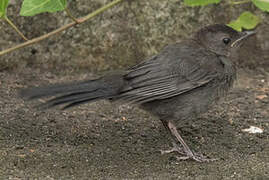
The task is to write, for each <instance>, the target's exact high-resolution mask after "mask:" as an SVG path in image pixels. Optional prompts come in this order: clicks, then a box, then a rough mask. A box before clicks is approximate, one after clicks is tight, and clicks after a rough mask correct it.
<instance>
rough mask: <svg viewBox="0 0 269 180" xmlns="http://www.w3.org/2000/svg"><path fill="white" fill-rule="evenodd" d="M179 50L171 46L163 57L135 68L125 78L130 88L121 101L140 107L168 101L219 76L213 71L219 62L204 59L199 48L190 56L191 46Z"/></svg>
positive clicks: (177, 47)
mask: <svg viewBox="0 0 269 180" xmlns="http://www.w3.org/2000/svg"><path fill="white" fill-rule="evenodd" d="M179 47H180V46H171V47H167V48H166V49H164V51H162V52H161V53H160V54H159V55H157V56H154V57H153V58H151V59H149V60H148V61H145V62H142V63H140V64H138V65H136V66H134V67H133V68H131V69H130V71H129V72H128V73H127V74H126V75H125V77H124V78H125V80H126V81H127V86H126V88H124V89H123V90H122V92H121V93H120V95H119V96H118V99H120V100H123V101H127V102H131V103H138V104H141V103H145V102H149V101H153V100H158V99H166V98H170V97H173V96H177V95H180V94H182V93H185V92H188V91H190V90H192V89H195V88H197V87H200V86H203V85H205V84H207V83H209V82H210V81H212V80H213V79H215V78H216V77H217V76H218V71H217V70H216V68H209V66H212V65H214V62H215V64H216V63H217V61H214V60H212V59H210V60H208V59H206V58H204V56H203V55H204V54H203V52H202V51H201V50H199V49H195V50H193V51H192V52H190V53H189V54H186V53H184V51H186V50H188V47H185V48H179ZM187 52H188V51H187ZM182 54H186V55H185V56H184V55H182ZM213 58H215V56H213ZM212 62H213V63H212ZM210 63H211V64H210ZM217 66H219V64H218V63H217Z"/></svg>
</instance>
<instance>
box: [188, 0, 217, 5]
mask: <svg viewBox="0 0 269 180" xmlns="http://www.w3.org/2000/svg"><path fill="white" fill-rule="evenodd" d="M220 1H221V0H184V4H185V5H186V6H205V5H208V4H214V3H219V2H220Z"/></svg>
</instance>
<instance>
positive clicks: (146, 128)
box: [0, 68, 269, 180]
mask: <svg viewBox="0 0 269 180" xmlns="http://www.w3.org/2000/svg"><path fill="white" fill-rule="evenodd" d="M268 72H269V69H268V70H256V71H252V70H240V71H239V74H238V80H237V82H236V84H235V87H234V89H233V90H232V91H231V93H230V94H229V96H228V97H227V98H225V99H224V100H223V101H222V102H220V103H218V105H216V106H215V107H214V108H213V109H212V110H211V111H210V112H209V113H207V114H206V115H204V116H202V117H200V118H198V119H195V120H190V121H189V122H188V123H185V124H182V123H180V122H179V123H178V124H177V125H178V127H180V130H181V134H182V135H183V137H184V138H185V141H186V142H187V143H188V144H189V145H190V146H191V147H192V148H193V149H195V150H196V151H198V152H201V153H203V154H205V155H207V156H209V157H211V158H219V159H218V160H217V161H214V162H210V163H198V162H194V161H177V160H176V158H175V156H176V154H167V155H161V154H160V151H159V150H161V149H168V148H169V146H170V145H171V143H170V140H169V136H168V135H167V133H166V132H165V129H164V128H163V127H162V124H161V123H160V122H159V120H158V119H157V118H155V117H152V116H151V115H150V114H148V113H146V112H144V111H143V110H140V109H139V108H137V107H130V106H127V105H119V104H111V103H109V102H106V101H101V102H97V103H93V104H85V105H81V106H79V107H75V108H72V109H69V110H65V111H61V110H60V109H51V110H46V111H45V110H38V109H36V108H34V105H36V104H37V103H40V101H39V102H37V101H30V102H24V101H23V100H22V99H20V98H19V97H18V96H17V91H18V90H19V89H21V88H23V87H28V86H33V85H41V84H43V85H44V84H48V83H53V82H60V81H69V80H75V79H84V78H89V77H92V75H88V74H74V75H68V76H66V75H55V74H52V73H48V72H41V71H38V70H34V69H30V68H26V69H21V70H19V71H17V72H10V71H8V72H7V71H4V72H0V93H1V96H0V179H184V180H188V179H195V180H208V179H209V180H210V179H212V180H218V179H224V180H225V179H255V180H265V179H269V73H268ZM250 126H255V127H259V128H261V129H263V133H260V134H259V133H257V134H250V133H247V132H244V131H242V130H243V129H246V128H249V127H250Z"/></svg>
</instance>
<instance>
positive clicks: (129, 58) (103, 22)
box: [0, 0, 269, 73]
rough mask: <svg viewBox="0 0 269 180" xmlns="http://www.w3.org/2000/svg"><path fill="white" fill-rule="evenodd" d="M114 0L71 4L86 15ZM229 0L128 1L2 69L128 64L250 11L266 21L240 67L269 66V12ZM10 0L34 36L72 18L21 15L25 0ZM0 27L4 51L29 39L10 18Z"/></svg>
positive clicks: (14, 56) (0, 61)
mask: <svg viewBox="0 0 269 180" xmlns="http://www.w3.org/2000/svg"><path fill="white" fill-rule="evenodd" d="M109 2H111V1H109V0H98V1H95V0H91V1H89V0H79V1H78V0H72V1H70V3H69V6H68V7H69V9H70V11H71V13H72V14H73V15H74V16H75V17H82V16H84V15H86V14H88V13H89V12H92V11H94V10H96V9H97V8H100V7H102V6H103V5H105V4H107V3H109ZM228 2H229V1H221V3H220V4H213V5H207V6H204V7H186V6H184V4H183V2H182V1H179V0H169V1H156V0H139V1H135V0H128V1H125V2H123V3H121V4H119V5H117V6H115V7H113V8H111V9H109V10H108V11H106V12H104V13H103V14H101V15H98V16H96V17H94V18H93V19H91V20H89V21H87V22H86V23H83V24H80V25H77V26H76V27H72V28H71V29H68V30H66V31H64V32H63V33H60V34H58V35H56V36H54V37H51V38H49V39H47V40H45V41H42V42H41V43H37V44H35V45H32V46H29V47H26V48H23V49H20V50H16V51H14V52H11V53H9V54H7V55H4V56H1V57H0V70H5V69H9V70H12V69H13V70H14V69H15V70H18V69H23V68H24V67H33V68H38V69H43V70H46V71H51V72H55V73H59V72H61V73H65V72H67V73H70V72H72V71H73V72H78V71H80V72H83V71H84V72H85V71H86V72H94V73H96V72H104V71H108V70H112V69H122V68H126V67H130V66H131V65H134V64H136V63H138V62H139V61H141V60H144V59H145V58H147V57H149V56H151V55H154V54H156V53H157V52H158V51H160V50H161V49H162V47H164V46H165V45H167V44H169V43H173V42H175V41H178V40H180V39H182V38H185V37H188V36H190V34H191V33H192V32H193V31H196V30H197V29H199V28H201V27H202V26H205V25H208V24H213V23H224V24H227V23H229V22H230V21H232V20H235V19H236V18H237V17H238V16H239V15H240V14H241V13H242V12H243V11H245V10H248V11H250V12H252V13H254V14H256V15H258V16H259V17H260V18H261V20H262V22H261V23H260V25H258V27H257V32H258V33H257V35H256V36H255V37H253V38H251V40H250V42H251V43H245V48H243V49H242V50H241V53H240V58H239V62H240V66H241V67H247V68H252V69H253V68H257V67H266V66H269V61H268V59H269V31H268V29H269V20H268V19H269V14H268V13H265V12H262V11H261V10H259V9H258V8H257V7H255V6H254V5H253V3H246V4H240V5H234V6H231V5H230V4H229V3H228ZM10 3H11V5H10V6H9V8H8V12H7V14H8V16H9V18H10V19H11V20H12V21H13V22H14V24H15V25H16V26H18V27H19V29H20V30H21V31H22V32H23V33H24V34H25V36H26V37H28V38H29V39H32V38H35V37H38V36H40V35H43V34H45V33H48V32H50V31H52V30H54V29H56V28H58V27H61V26H62V25H64V24H67V23H68V22H71V19H70V18H68V17H67V16H66V14H65V13H64V12H57V13H42V14H39V15H36V16H33V17H22V16H19V11H20V7H21V1H14V0H11V2H10ZM0 27H1V28H0V34H1V39H0V49H1V50H3V49H6V48H8V47H12V46H14V45H16V44H19V43H22V42H23V40H22V38H21V37H19V36H18V34H17V33H16V32H15V31H14V30H13V29H11V27H10V26H9V25H7V24H6V23H5V22H4V21H0Z"/></svg>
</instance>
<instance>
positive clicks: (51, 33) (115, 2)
mask: <svg viewBox="0 0 269 180" xmlns="http://www.w3.org/2000/svg"><path fill="white" fill-rule="evenodd" d="M122 1H124V0H114V1H112V2H111V3H109V4H107V5H105V6H103V7H101V8H99V9H97V10H96V11H94V12H92V13H90V14H88V15H86V16H84V17H82V18H79V19H77V21H74V22H71V23H69V24H66V25H64V26H62V27H60V28H58V29H56V30H54V31H52V32H50V33H47V34H44V35H42V36H40V37H37V38H34V39H31V40H29V41H26V42H24V43H21V44H18V45H17V46H14V47H11V48H8V49H5V50H3V51H0V56H2V55H4V54H7V53H9V52H12V51H14V50H17V49H20V48H23V47H26V46H29V45H31V44H34V43H37V42H39V41H42V40H44V39H46V38H48V37H50V36H53V35H55V34H57V33H59V32H62V31H64V30H66V29H68V28H70V27H72V26H75V25H77V24H79V23H83V22H85V21H87V20H89V19H91V18H93V17H95V16H97V15H98V14H101V13H102V12H104V11H106V10H107V9H109V8H111V7H113V6H115V5H117V4H118V3H120V2H122Z"/></svg>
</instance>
